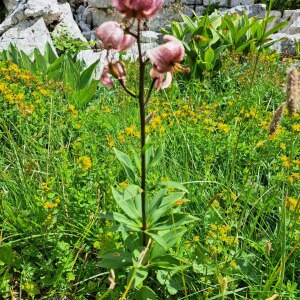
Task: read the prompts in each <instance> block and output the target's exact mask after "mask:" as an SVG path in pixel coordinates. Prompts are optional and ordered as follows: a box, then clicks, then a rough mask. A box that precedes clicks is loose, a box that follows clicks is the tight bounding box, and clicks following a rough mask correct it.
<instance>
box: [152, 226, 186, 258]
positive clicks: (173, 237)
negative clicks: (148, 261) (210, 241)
mask: <svg viewBox="0 0 300 300" xmlns="http://www.w3.org/2000/svg"><path fill="white" fill-rule="evenodd" d="M185 232H186V228H184V227H182V228H176V229H172V230H168V232H167V233H165V234H163V235H161V236H162V237H163V239H164V241H165V242H166V244H167V245H168V249H171V248H172V247H173V246H174V245H175V244H176V243H177V242H180V241H181V238H182V236H183V234H184V233H185ZM164 254H166V250H165V249H164V248H163V247H161V246H160V245H159V244H157V243H155V244H154V245H153V247H152V250H151V258H152V259H153V258H155V257H158V256H162V255H164Z"/></svg>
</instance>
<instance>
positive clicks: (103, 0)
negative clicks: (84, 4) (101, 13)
mask: <svg viewBox="0 0 300 300" xmlns="http://www.w3.org/2000/svg"><path fill="white" fill-rule="evenodd" d="M88 4H89V5H90V6H92V7H97V8H112V7H113V6H112V0H88Z"/></svg>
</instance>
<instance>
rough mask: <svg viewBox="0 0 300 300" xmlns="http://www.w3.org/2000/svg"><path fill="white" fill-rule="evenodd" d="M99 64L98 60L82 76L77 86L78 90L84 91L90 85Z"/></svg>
mask: <svg viewBox="0 0 300 300" xmlns="http://www.w3.org/2000/svg"><path fill="white" fill-rule="evenodd" d="M98 63H99V61H98V60H97V61H96V62H94V63H93V64H91V65H90V66H89V67H88V68H87V69H85V70H84V71H83V72H82V73H81V74H80V78H79V82H78V86H77V88H78V89H83V88H85V87H87V86H88V85H89V84H90V82H91V80H92V79H93V75H94V71H95V68H96V66H97V65H98Z"/></svg>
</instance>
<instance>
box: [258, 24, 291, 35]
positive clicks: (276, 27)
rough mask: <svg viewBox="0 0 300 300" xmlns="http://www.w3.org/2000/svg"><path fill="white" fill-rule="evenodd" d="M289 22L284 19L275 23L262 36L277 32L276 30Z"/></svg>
mask: <svg viewBox="0 0 300 300" xmlns="http://www.w3.org/2000/svg"><path fill="white" fill-rule="evenodd" d="M288 24H289V22H288V21H285V22H281V23H279V24H277V25H275V26H274V27H273V28H272V29H270V30H269V31H267V32H266V33H265V34H264V37H265V38H266V37H268V36H269V35H271V34H273V33H275V32H277V31H278V30H280V29H282V28H283V27H285V26H287V25H288Z"/></svg>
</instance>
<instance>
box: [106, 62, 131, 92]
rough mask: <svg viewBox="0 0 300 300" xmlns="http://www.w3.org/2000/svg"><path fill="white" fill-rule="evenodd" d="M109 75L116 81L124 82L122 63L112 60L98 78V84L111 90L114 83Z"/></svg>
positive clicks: (124, 75) (123, 66)
mask: <svg viewBox="0 0 300 300" xmlns="http://www.w3.org/2000/svg"><path fill="white" fill-rule="evenodd" d="M109 75H111V76H112V77H114V78H116V79H118V80H122V81H125V79H126V74H125V65H124V63H122V62H121V61H115V60H113V61H111V62H109V63H108V64H107V65H106V66H105V67H104V68H103V71H102V74H101V76H100V82H101V83H102V84H103V85H105V86H107V87H110V88H111V87H114V83H113V81H112V79H111V77H110V76H109Z"/></svg>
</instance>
